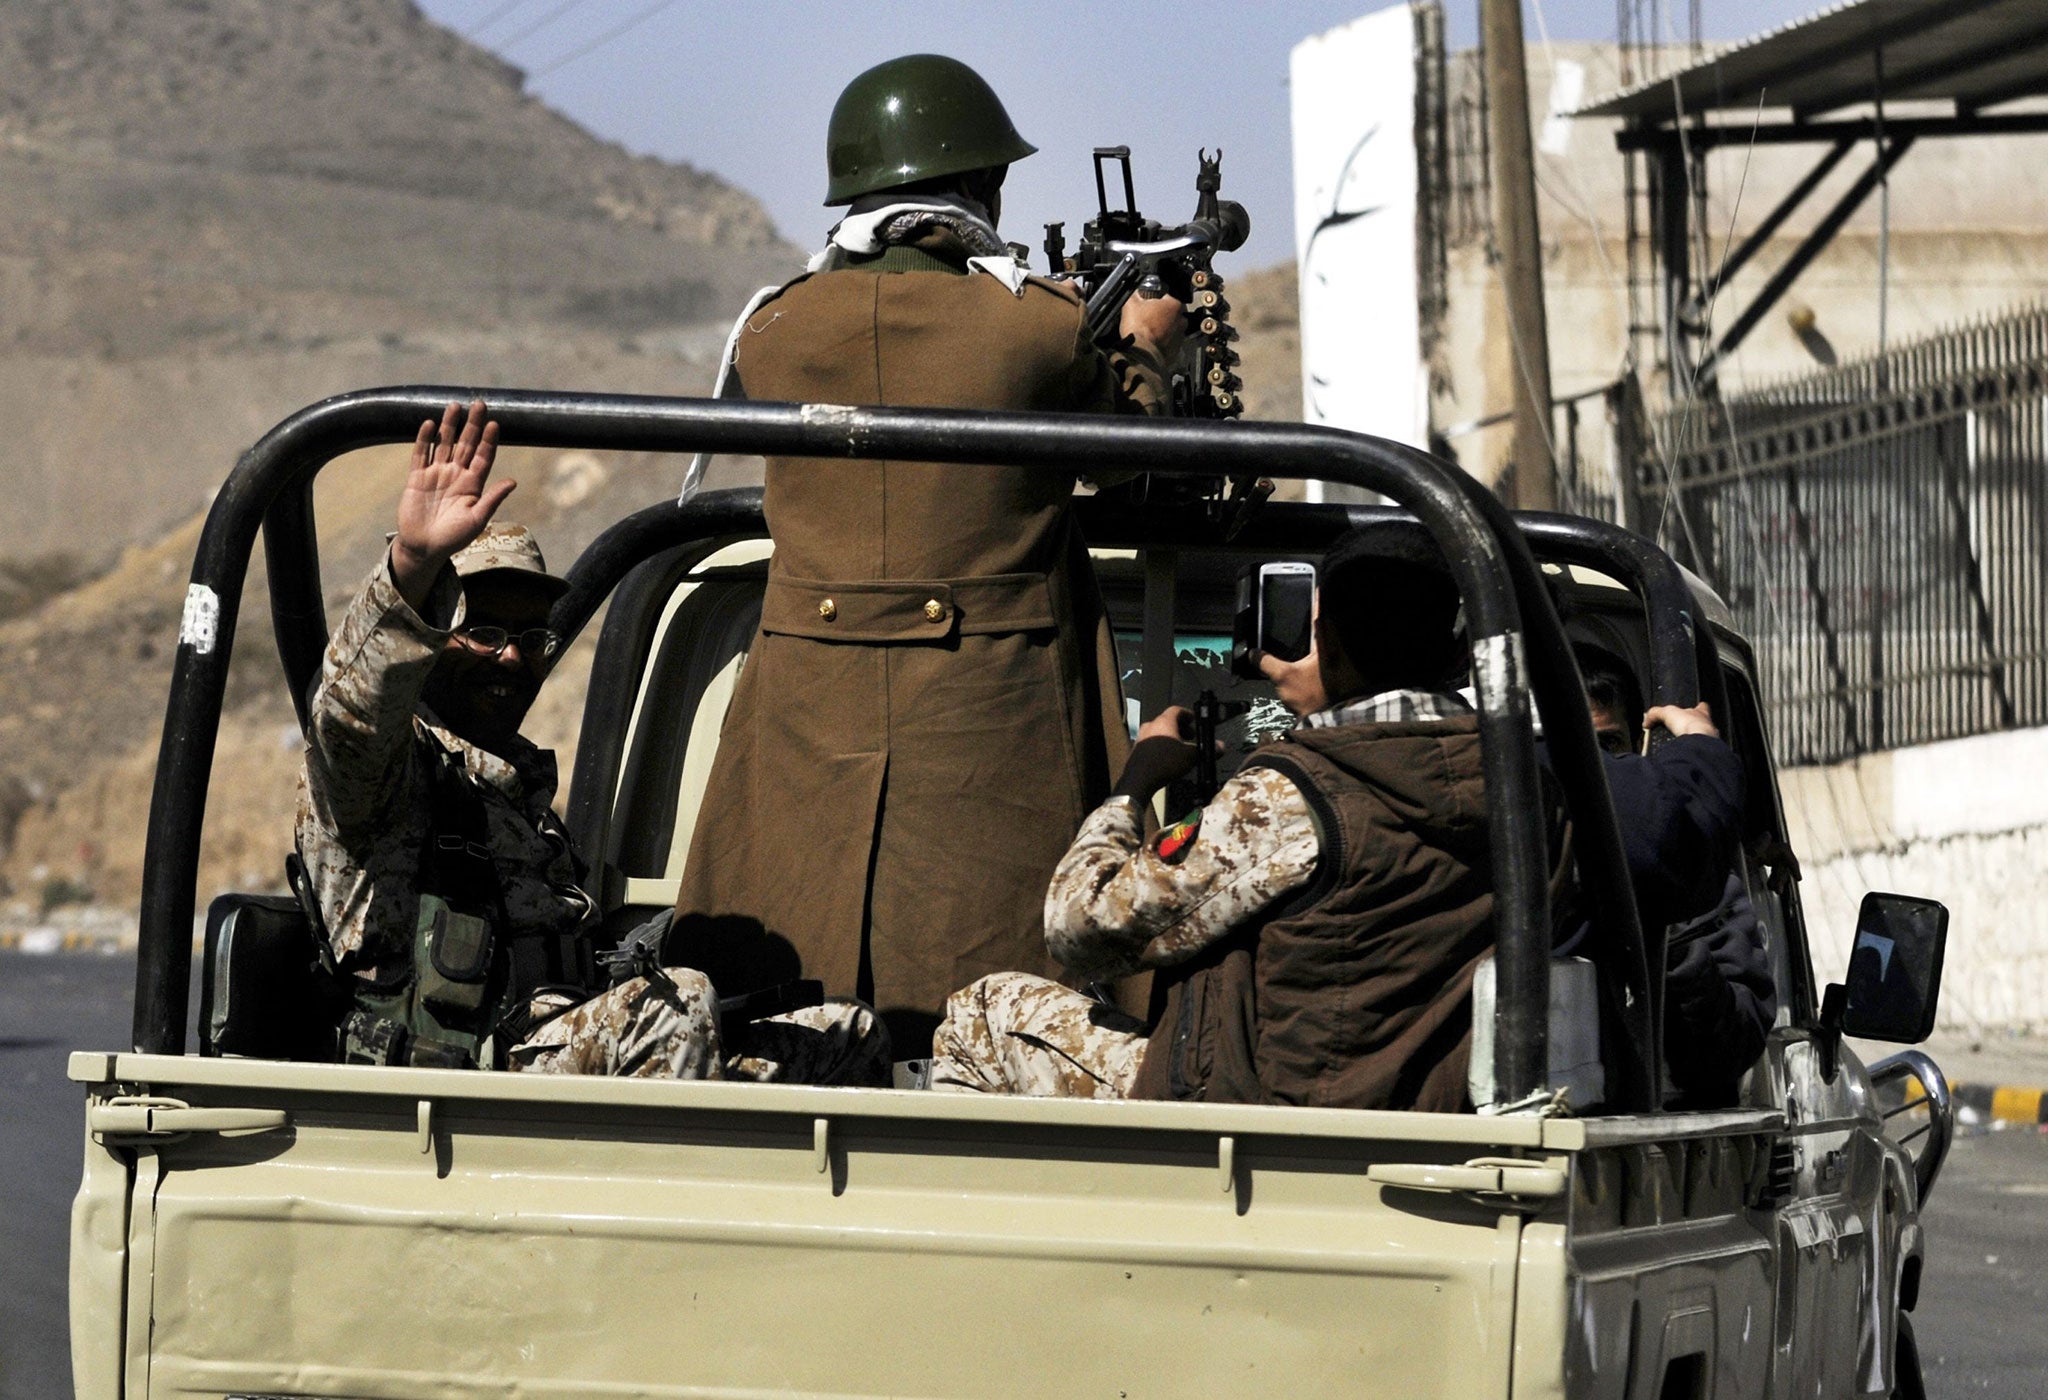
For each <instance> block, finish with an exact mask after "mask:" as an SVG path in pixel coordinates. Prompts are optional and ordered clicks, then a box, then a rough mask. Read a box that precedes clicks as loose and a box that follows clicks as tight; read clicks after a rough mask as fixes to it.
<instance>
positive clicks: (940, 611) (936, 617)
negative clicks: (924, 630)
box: [924, 598, 946, 622]
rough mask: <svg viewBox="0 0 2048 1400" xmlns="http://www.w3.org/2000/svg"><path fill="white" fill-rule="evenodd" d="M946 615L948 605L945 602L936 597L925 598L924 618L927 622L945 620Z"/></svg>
mask: <svg viewBox="0 0 2048 1400" xmlns="http://www.w3.org/2000/svg"><path fill="white" fill-rule="evenodd" d="M945 617H946V605H945V604H944V603H941V602H940V601H939V600H938V599H936V598H928V599H926V600H925V605H924V620H925V621H926V622H943V621H944V620H945Z"/></svg>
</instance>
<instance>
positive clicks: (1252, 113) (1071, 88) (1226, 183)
mask: <svg viewBox="0 0 2048 1400" xmlns="http://www.w3.org/2000/svg"><path fill="white" fill-rule="evenodd" d="M420 6H421V8H422V9H423V10H425V11H426V13H427V14H428V15H429V16H431V17H432V18H434V19H436V20H438V21H440V22H441V23H443V24H445V25H447V26H448V27H450V28H451V29H454V30H456V31H457V32H459V33H462V34H464V35H467V36H470V37H472V38H474V39H475V40H476V42H478V43H480V44H482V45H483V46H484V47H486V48H489V49H491V50H493V51H495V52H497V53H499V54H501V55H503V56H504V57H505V58H506V59H508V60H509V61H510V62H512V63H514V64H516V65H518V66H519V67H520V68H522V69H524V70H525V71H526V73H527V74H528V83H527V86H528V89H529V90H530V91H532V92H535V93H537V94H539V95H540V96H541V97H542V98H543V99H545V100H546V101H547V102H549V103H550V104H551V105H553V106H554V107H556V108H557V109H559V110H561V111H563V112H565V113H567V114H568V115H569V116H571V117H573V118H575V119H576V120H577V121H578V122H580V123H582V124H583V125H584V126H585V127H587V128H589V129H590V130H591V131H593V132H595V133H597V134H598V135H599V136H602V137H605V138H607V139H610V140H614V141H618V142H621V143H622V144H624V145H625V146H626V147H627V148H628V149H630V150H633V151H635V152H641V153H647V154H652V155H659V156H664V157H667V158H670V159H674V160H685V161H688V162H690V163H691V164H692V165H695V166H697V167H699V168H700V169H706V170H710V171H713V172H714V173H716V174H718V175H720V176H722V177H724V178H725V179H727V180H730V181H731V182H732V183H733V184H735V185H738V186H740V187H741V188H742V189H745V190H747V191H749V192H750V193H752V194H753V195H755V196H756V197H757V198H759V199H760V200H761V201H762V202H763V203H764V204H766V205H767V207H768V211H769V213H770V215H771V216H772V217H773V218H774V219H775V222H776V224H777V226H778V227H779V228H780V229H781V231H782V233H783V235H784V236H785V237H787V238H789V239H790V240H792V241H793V242H796V243H799V244H802V245H804V246H805V247H816V246H818V245H819V244H820V243H821V242H822V236H823V233H824V230H825V229H826V228H827V227H829V226H830V223H831V221H832V217H833V216H832V215H831V214H830V213H828V212H827V211H826V210H825V209H824V208H822V207H821V205H820V203H819V201H820V200H822V199H823V197H824V186H825V173H824V147H825V136H824V133H825V119H826V117H827V116H828V115H829V114H830V112H831V110H832V102H833V99H834V98H836V97H837V96H838V95H839V90H840V89H841V88H842V87H843V86H845V84H846V81H847V80H848V79H849V78H851V77H852V76H853V75H854V74H856V73H858V72H860V71H861V70H862V69H864V68H867V67H870V66H872V65H873V64H876V63H879V62H881V61H882V60H883V59H886V58H892V57H895V56H896V55H898V54H904V53H915V52H920V51H925V52H938V53H945V54H951V55H952V56H953V57H955V58H959V59H962V60H964V61H965V62H967V63H970V64H972V65H974V67H976V68H977V69H979V70H980V71H981V73H982V75H983V76H984V77H986V78H987V79H988V80H989V81H990V82H991V83H992V84H993V85H994V86H995V89H996V91H997V92H999V93H1000V94H1002V97H1003V101H1004V103H1005V105H1006V106H1007V107H1008V108H1009V111H1010V116H1011V118H1012V119H1013V120H1014V121H1015V122H1016V124H1017V127H1018V129H1019V130H1020V131H1022V132H1023V133H1024V135H1025V137H1026V139H1028V140H1030V141H1031V142H1032V143H1033V144H1035V145H1036V146H1038V148H1039V153H1038V154H1037V155H1035V156H1033V157H1031V158H1030V159H1029V160H1027V161H1024V162H1023V163H1021V164H1020V165H1018V166H1017V167H1016V168H1015V169H1014V170H1012V172H1011V174H1010V180H1009V183H1008V184H1007V185H1006V186H1005V188H1004V192H1003V205H1004V217H1003V230H1004V232H1005V233H1006V234H1007V235H1008V236H1009V237H1010V238H1012V239H1014V240H1016V241H1018V242H1021V243H1028V244H1030V245H1031V246H1032V247H1033V248H1034V249H1035V248H1037V247H1038V245H1039V242H1040V240H1041V238H1042V225H1043V224H1044V222H1045V221H1046V220H1048V219H1064V220H1066V222H1067V236H1068V238H1069V240H1070V241H1071V240H1072V239H1073V238H1074V237H1075V236H1077V235H1078V234H1079V232H1080V226H1081V224H1082V222H1083V221H1085V220H1086V218H1087V216H1088V215H1089V213H1091V212H1092V211H1093V207H1094V202H1095V194H1094V184H1093V177H1092V175H1091V174H1090V164H1089V152H1090V151H1091V150H1092V149H1093V148H1094V147H1096V146H1109V145H1128V146H1130V147H1131V150H1132V163H1133V166H1134V168H1135V170H1136V172H1137V188H1138V204H1139V207H1140V208H1141V209H1143V210H1144V211H1145V212H1146V213H1147V214H1149V215H1151V216H1152V217H1154V218H1158V219H1168V220H1172V221H1176V222H1177V221H1178V220H1180V219H1183V218H1186V217H1187V216H1188V215H1189V214H1191V213H1193V211H1194V198H1195V196H1194V176H1195V152H1196V148H1197V147H1201V146H1208V147H1211V148H1214V147H1217V146H1221V147H1222V148H1223V150H1224V161H1223V193H1224V194H1225V195H1226V196H1229V197H1231V198H1234V199H1237V200H1239V201H1240V202H1242V203H1243V204H1244V205H1245V206H1246V207H1247V208H1248V209H1249V210H1250V211H1251V215H1252V237H1251V241H1250V243H1249V244H1248V245H1247V246H1246V248H1245V250H1244V251H1243V252H1242V253H1241V254H1239V255H1238V257H1237V258H1236V259H1233V262H1234V263H1235V266H1236V267H1237V268H1238V269H1240V270H1250V269H1252V268H1257V267H1265V266H1268V265H1270V264H1272V263H1276V262H1281V261H1283V260H1285V259H1288V258H1290V257H1292V256H1293V253H1294V235H1293V194H1292V187H1291V178H1290V163H1289V162H1290V157H1289V150H1288V120H1287V55H1288V51H1289V50H1290V49H1292V48H1293V46H1294V45H1295V44H1297V43H1299V42H1300V41H1301V40H1302V39H1304V38H1306V37H1308V36H1309V35H1311V34H1316V33H1320V32H1321V31H1323V30H1325V29H1329V28H1332V27H1334V26H1336V25H1339V24H1342V23H1344V22H1346V21H1348V20H1352V19H1356V18H1358V17H1359V16H1360V15H1362V14H1365V13H1368V12H1370V11H1372V10H1376V9H1380V8H1384V6H1383V5H1382V4H1381V3H1379V0H1236V3H1231V2H1230V0H1120V2H1119V3H1115V4H1100V5H1098V4H1094V3H1088V0H1079V2H1078V3H1077V2H1076V0H1065V3H1042V4H1021V5H1020V4H1004V5H996V4H989V3H979V2H977V3H966V2H965V0H954V2H953V3H948V0H917V2H916V3H912V2H911V0H838V3H835V4H820V3H817V0H420ZM1615 6H1616V0H1545V3H1544V4H1542V5H1541V6H1540V7H1539V6H1535V5H1531V6H1530V7H1529V8H1528V9H1527V10H1526V11H1525V13H1526V15H1527V19H1526V20H1525V27H1526V29H1527V33H1528V41H1529V44H1530V46H1531V49H1532V54H1533V50H1534V48H1535V46H1536V45H1537V44H1538V43H1539V42H1540V37H1541V35H1542V34H1544V33H1548V35H1549V36H1550V37H1551V38H1552V39H1558V40H1563V39H1606V40H1612V39H1613V38H1614V36H1615V28H1616V8H1615ZM1644 8H1647V5H1645V6H1644ZM1662 8H1663V9H1664V10H1665V11H1666V12H1668V13H1669V14H1670V15H1671V16H1672V18H1671V21H1670V22H1671V23H1673V24H1677V25H1680V26H1682V25H1683V24H1684V22H1685V19H1684V16H1685V6H1684V3H1683V0H1662ZM1701 8H1702V11H1703V15H1702V24H1703V27H1704V30H1705V34H1704V37H1705V38H1707V39H1737V38H1743V37H1746V36H1747V35H1750V34H1754V33H1757V32H1760V31H1762V30H1765V29H1770V28H1775V27H1776V26H1778V25H1780V24H1783V23H1785V22H1787V21H1789V20H1792V19H1796V18H1798V17H1799V16H1801V15H1802V14H1805V13H1808V12H1809V11H1811V10H1813V9H1815V8H1818V3H1817V0H1701ZM1477 13H1478V0H1447V3H1446V14H1447V19H1448V22H1449V26H1450V31H1451V40H1452V43H1453V45H1455V46H1465V45H1469V44H1470V43H1471V42H1472V37H1473V35H1474V33H1475V32H1476V28H1477ZM1675 37H1679V38H1683V37H1684V36H1683V33H1682V32H1681V33H1680V34H1679V35H1677V36H1675ZM1034 261H1036V259H1034ZM1220 270H1222V269H1220ZM1226 275H1227V274H1226Z"/></svg>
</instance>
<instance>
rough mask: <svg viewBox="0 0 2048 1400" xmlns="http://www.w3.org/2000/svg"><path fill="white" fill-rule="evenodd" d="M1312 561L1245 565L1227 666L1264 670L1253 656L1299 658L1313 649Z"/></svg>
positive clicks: (1255, 675) (1247, 674)
mask: <svg viewBox="0 0 2048 1400" xmlns="http://www.w3.org/2000/svg"><path fill="white" fill-rule="evenodd" d="M1315 600H1316V566H1315V565H1313V564H1304V563H1299V562H1296V561H1293V560H1280V561H1277V562H1272V563H1264V564H1251V565H1247V566H1246V567H1245V569H1244V571H1243V572H1242V573H1240V574H1239V575H1238V577H1237V617H1236V622H1235V626H1234V627H1233V629H1232V637H1231V648H1230V669H1231V670H1232V671H1234V672H1236V673H1237V674H1238V675H1240V676H1243V677H1244V678H1245V679H1246V680H1258V679H1259V678H1260V677H1261V675H1262V674H1264V673H1263V672H1262V670H1261V668H1260V666H1259V661H1258V658H1259V657H1261V656H1269V657H1272V658H1273V659H1275V660H1277V661H1285V662H1295V661H1301V660H1303V659H1304V658H1306V657H1307V656H1308V654H1309V653H1310V652H1311V651H1313V650H1314V649H1315Z"/></svg>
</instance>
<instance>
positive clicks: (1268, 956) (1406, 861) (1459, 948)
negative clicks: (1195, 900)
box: [1134, 717, 1493, 1112]
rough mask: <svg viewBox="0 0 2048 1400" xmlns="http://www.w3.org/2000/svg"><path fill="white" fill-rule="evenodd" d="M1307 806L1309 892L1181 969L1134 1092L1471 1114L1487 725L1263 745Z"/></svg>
mask: <svg viewBox="0 0 2048 1400" xmlns="http://www.w3.org/2000/svg"><path fill="white" fill-rule="evenodd" d="M1250 761H1251V762H1252V763H1254V764H1259V765H1262V766H1265V767H1268V768H1273V769H1277V770H1278V771H1280V772H1282V773H1284V774H1286V775H1287V777H1288V778H1290V779H1292V780H1293V782H1294V784H1295V786H1297V787H1298V788H1300V790H1301V791H1302V793H1303V795H1304V796H1306V797H1307V799H1308V804H1309V809H1310V811H1311V812H1312V813H1313V814H1314V815H1315V819H1316V827H1317V835H1318V837H1319V838H1320V841H1321V856H1320V858H1319V860H1318V862H1317V866H1316V874H1315V877H1314V879H1313V880H1312V881H1311V883H1310V884H1309V885H1308V886H1307V887H1306V888H1305V889H1303V890H1300V891H1298V892H1296V894H1295V896H1294V898H1293V899H1292V900H1291V901H1290V902H1289V903H1288V904H1286V905H1284V906H1282V907H1281V908H1280V909H1279V911H1278V912H1277V913H1276V914H1273V915H1271V916H1269V917H1268V919H1267V920H1266V922H1265V923H1264V924H1263V926H1260V927H1255V928H1252V929H1248V930H1246V931H1245V932H1244V933H1243V934H1241V935H1239V936H1237V937H1234V938H1231V939H1228V940H1226V941H1225V942H1223V943H1222V944H1219V945H1218V946H1217V947H1216V948H1215V949H1213V950H1212V951H1211V952H1210V954H1209V955H1207V956H1205V957H1203V958H1200V959H1197V960H1196V961H1195V962H1193V963H1191V964H1189V965H1188V966H1186V967H1185V968H1180V969H1175V970H1174V972H1173V973H1172V974H1161V977H1162V980H1167V979H1168V978H1169V977H1170V979H1171V980H1170V985H1169V987H1168V990H1167V993H1166V998H1165V1006H1164V1010H1163V1013H1162V1014H1161V1016H1160V1018H1159V1022H1158V1024H1157V1026H1156V1028H1155V1029H1154V1031H1153V1034H1152V1040H1151V1043H1150V1045H1149V1046H1148V1047H1147V1049H1146V1053H1145V1061H1144V1064H1143V1066H1142V1068H1141V1069H1140V1071H1139V1075H1138V1082H1137V1085H1136V1088H1135V1090H1134V1094H1135V1096H1136V1097H1139V1098H1187V1099H1207V1100H1209V1101H1211V1102H1218V1103H1284V1104H1310V1105H1320V1106H1325V1107H1337V1108H1395V1109H1410V1108H1412V1109H1424V1110H1429V1111H1434V1112H1455V1111H1457V1110H1459V1109H1461V1108H1463V1107H1464V1106H1465V1103H1466V1094H1465V1068H1466V1061H1467V1060H1468V1058H1469V1056H1470V1053H1471V1044H1472V998H1471V993H1472V974H1473V972H1474V970H1475V969H1476V968H1477V967H1478V964H1479V961H1480V959H1481V958H1483V957H1485V956H1486V955H1487V953H1489V952H1490V951H1491V950H1492V948H1493V873H1492V866H1491V845H1490V842H1489V841H1488V839H1487V828H1486V805H1485V790H1484V784H1483V781H1482V778H1481V770H1480V755H1479V729H1478V721H1477V720H1476V719H1475V718H1471V717H1460V718H1456V719H1450V720H1441V721H1430V722H1413V721H1403V722H1397V723H1385V724H1356V725H1341V726H1338V727H1335V728H1330V729H1302V730H1297V731H1295V732H1294V733H1293V734H1290V735H1289V736H1287V737H1286V738H1285V739H1282V740H1280V741H1279V742H1277V743H1273V744H1269V745H1267V746H1265V747H1264V748H1262V749H1260V750H1259V751H1258V752H1257V753H1255V754H1254V755H1253V756H1252V758H1251V760H1250Z"/></svg>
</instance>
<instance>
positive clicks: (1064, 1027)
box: [931, 972, 1146, 1099]
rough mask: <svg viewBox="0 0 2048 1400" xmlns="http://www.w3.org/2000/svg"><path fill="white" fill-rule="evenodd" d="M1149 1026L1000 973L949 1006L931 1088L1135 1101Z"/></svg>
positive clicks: (1025, 977) (1057, 988)
mask: <svg viewBox="0 0 2048 1400" xmlns="http://www.w3.org/2000/svg"><path fill="white" fill-rule="evenodd" d="M1145 1042H1146V1036H1145V1026H1144V1023H1143V1022H1141V1021H1139V1020H1138V1019H1137V1018H1136V1017H1134V1016H1129V1015H1126V1014H1125V1013H1123V1012H1122V1011H1119V1010H1117V1009H1116V1008H1115V1007H1113V1006H1105V1005H1103V1004H1102V1003H1101V1002H1099V1001H1097V1000H1095V998H1093V997H1091V996H1087V995H1084V994H1083V993H1081V992H1077V991H1075V990H1073V989H1072V988H1071V987H1062V986H1061V985H1060V984H1059V983H1057V982H1048V981H1047V980H1046V979H1045V978H1043V977H1033V976H1031V975H1030V974H1029V973H1024V972H998V973H994V974H993V975H991V976H988V977H984V978H982V979H981V980H980V981H978V982H975V983H973V984H972V985H970V986H966V987H963V988H961V989H960V990H959V991H957V992H955V993H953V995H952V996H950V997H948V998H947V999H946V1018H945V1019H944V1020H943V1021H941V1022H940V1023H939V1028H938V1030H937V1031H936V1032H934V1033H933V1035H932V1068H931V1085H932V1088H934V1089H953V1090H964V1091H972V1092H977V1093H984V1094H1035V1095H1040V1096H1043V1097H1053V1098H1068V1099H1123V1098H1129V1097H1130V1093H1131V1085H1132V1084H1133V1083H1134V1082H1135V1081H1136V1080H1137V1077H1138V1065H1139V1063H1140V1062H1141V1061H1143V1059H1144V1058H1145Z"/></svg>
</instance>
